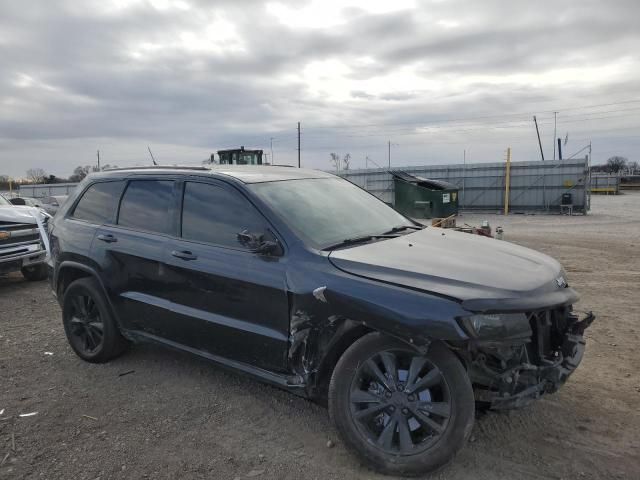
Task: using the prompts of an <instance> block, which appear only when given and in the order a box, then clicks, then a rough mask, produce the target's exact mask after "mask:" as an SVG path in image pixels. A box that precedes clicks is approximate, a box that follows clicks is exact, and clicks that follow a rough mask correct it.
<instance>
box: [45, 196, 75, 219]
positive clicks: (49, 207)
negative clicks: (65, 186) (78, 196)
mask: <svg viewBox="0 0 640 480" xmlns="http://www.w3.org/2000/svg"><path fill="white" fill-rule="evenodd" d="M67 197H68V195H54V196H51V197H44V198H42V199H41V206H42V208H43V209H44V210H45V211H46V212H47V213H48V214H49V215H51V216H52V217H53V216H54V215H55V214H56V213H58V209H59V208H60V206H61V205H63V204H64V202H66V201H67Z"/></svg>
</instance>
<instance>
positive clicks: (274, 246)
mask: <svg viewBox="0 0 640 480" xmlns="http://www.w3.org/2000/svg"><path fill="white" fill-rule="evenodd" d="M279 250H280V245H278V242H274V241H273V240H265V241H263V242H262V243H261V244H260V245H258V247H257V248H256V249H255V250H252V251H254V252H256V253H260V254H263V255H270V254H272V253H276V252H278V251H279Z"/></svg>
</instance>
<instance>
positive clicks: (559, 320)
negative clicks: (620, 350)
mask: <svg viewBox="0 0 640 480" xmlns="http://www.w3.org/2000/svg"><path fill="white" fill-rule="evenodd" d="M529 318H530V323H531V326H532V336H531V338H529V339H519V340H518V339H512V340H510V341H506V342H477V343H476V344H473V345H470V346H469V351H468V352H467V353H468V359H467V360H468V365H469V374H470V377H471V380H472V382H473V385H474V392H475V396H476V401H478V402H482V403H484V404H486V405H489V407H490V408H491V409H496V410H506V409H513V408H520V407H522V406H525V405H527V404H528V403H530V402H532V401H533V400H535V399H537V398H539V397H540V396H541V395H543V394H545V393H553V392H555V391H557V390H558V389H559V388H560V386H562V385H563V384H564V383H565V382H566V380H567V378H569V376H570V375H571V374H572V373H573V371H574V370H575V369H576V368H577V367H578V365H579V364H580V362H581V361H582V356H583V354H584V350H585V341H584V337H583V334H584V331H585V330H586V329H587V328H588V327H589V325H591V323H592V322H593V320H594V319H595V315H594V314H593V313H592V312H589V313H587V314H585V315H584V317H583V318H579V316H578V315H576V314H575V313H573V312H571V311H570V309H558V310H554V311H546V312H536V313H531V314H529Z"/></svg>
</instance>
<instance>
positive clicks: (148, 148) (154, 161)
mask: <svg viewBox="0 0 640 480" xmlns="http://www.w3.org/2000/svg"><path fill="white" fill-rule="evenodd" d="M147 150H149V155H151V161H152V162H153V164H154V165H158V164H157V163H156V159H155V158H153V153H151V147H150V146H149V145H147Z"/></svg>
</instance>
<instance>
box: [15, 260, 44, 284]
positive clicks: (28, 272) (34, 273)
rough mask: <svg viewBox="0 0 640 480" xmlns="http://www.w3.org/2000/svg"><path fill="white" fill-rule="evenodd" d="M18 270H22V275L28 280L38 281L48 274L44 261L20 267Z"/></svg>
mask: <svg viewBox="0 0 640 480" xmlns="http://www.w3.org/2000/svg"><path fill="white" fill-rule="evenodd" d="M20 271H21V272H22V276H23V277H24V278H26V279H27V280H28V281H30V282H39V281H40V280H46V279H47V277H48V276H49V272H48V269H47V264H46V263H39V264H37V265H29V266H28V267H22V268H21V269H20Z"/></svg>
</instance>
